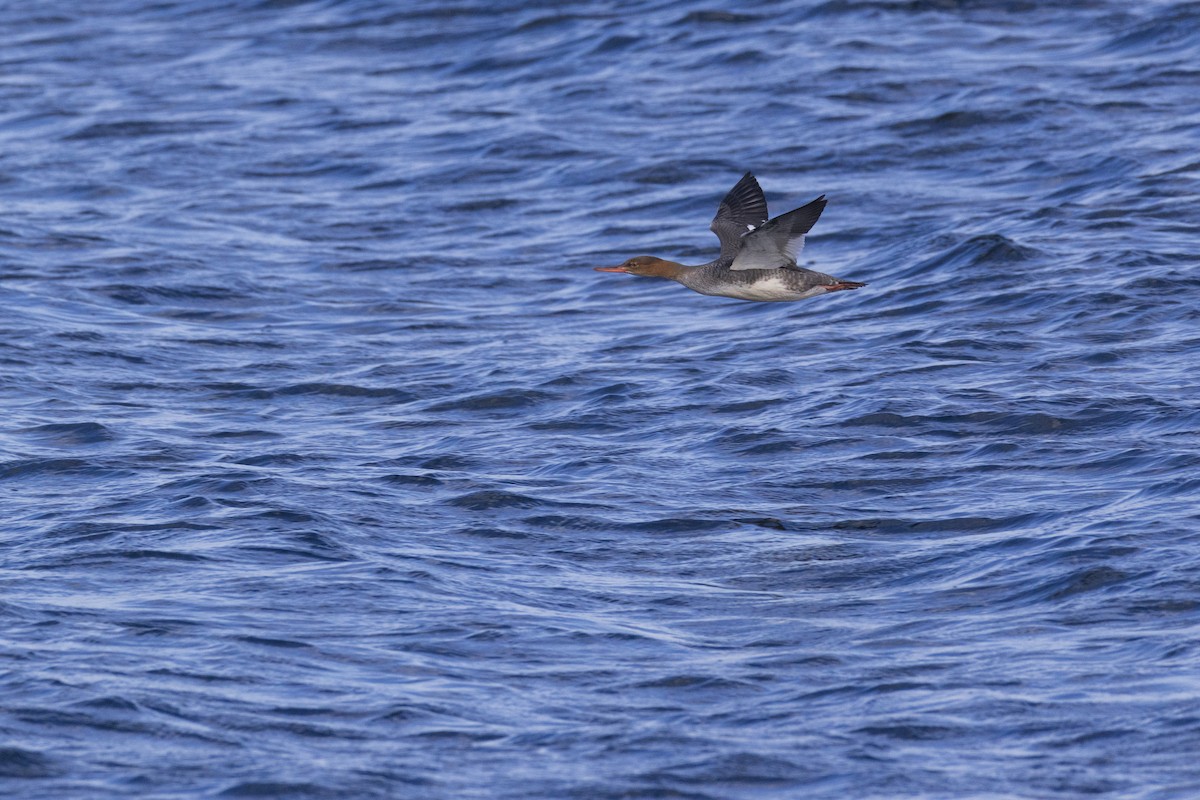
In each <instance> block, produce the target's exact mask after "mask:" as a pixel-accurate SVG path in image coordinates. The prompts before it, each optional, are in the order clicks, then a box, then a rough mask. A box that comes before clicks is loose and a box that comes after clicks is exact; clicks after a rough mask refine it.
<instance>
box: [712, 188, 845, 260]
mask: <svg viewBox="0 0 1200 800" xmlns="http://www.w3.org/2000/svg"><path fill="white" fill-rule="evenodd" d="M824 210H825V195H821V196H820V197H818V198H817V199H816V200H813V201H812V202H811V203H809V204H808V205H806V206H801V207H800V208H797V209H796V210H795V211H789V212H787V213H786V214H780V215H779V216H778V217H776V218H775V219H773V220H771V221H770V222H768V223H767V224H765V225H763V226H762V227H761V228H758V229H757V230H754V231H750V232H748V233H747V234H746V235H745V236H743V237H742V238H741V239H740V240H739V241H738V244H739V246H740V247H739V249H738V251H737V255H736V256H734V259H733V263H732V264H730V265H729V268H730V269H787V268H789V267H795V266H796V256H798V255H800V251H801V250H803V249H804V234H806V233H808V232H809V231H810V230H811V229H812V226H813V225H815V224H816V222H817V220H818V219H819V218H820V217H821V212H822V211H824ZM721 254H722V255H724V254H725V248H724V242H722V247H721Z"/></svg>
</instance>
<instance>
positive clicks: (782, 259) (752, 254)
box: [729, 233, 804, 269]
mask: <svg viewBox="0 0 1200 800" xmlns="http://www.w3.org/2000/svg"><path fill="white" fill-rule="evenodd" d="M803 249H804V235H803V234H801V235H800V236H797V237H795V238H792V239H788V240H787V241H786V242H782V243H781V242H779V241H777V240H775V239H773V238H771V237H770V236H763V235H759V236H751V235H750V234H749V233H747V234H746V235H745V236H744V237H742V249H741V250H739V251H738V254H737V256H736V257H735V258H734V259H733V263H732V264H730V265H729V268H730V269H780V268H781V267H787V266H791V265H792V264H795V263H796V257H797V256H798V255H800V251H801V250H803Z"/></svg>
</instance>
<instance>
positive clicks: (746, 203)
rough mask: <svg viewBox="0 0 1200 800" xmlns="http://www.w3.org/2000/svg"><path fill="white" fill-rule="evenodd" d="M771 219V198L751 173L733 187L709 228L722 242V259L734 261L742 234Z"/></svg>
mask: <svg viewBox="0 0 1200 800" xmlns="http://www.w3.org/2000/svg"><path fill="white" fill-rule="evenodd" d="M766 221H767V198H766V197H764V196H763V191H762V189H761V188H759V185H758V181H756V180H755V179H754V176H753V175H752V174H750V173H749V172H747V173H746V174H745V175H743V176H742V179H741V180H740V181H738V182H737V185H736V186H734V187H733V188H732V189H730V190H729V194H727V195H725V199H724V200H722V201H721V205H720V206H719V207H718V208H717V215H716V216H715V217H713V221H712V225H710V226H709V228H711V229H712V232H713V233H715V234H716V235H717V238H718V239H719V240H720V241H721V259H722V260H726V261H728V260H731V259H732V258H733V257H734V256H735V255H737V252H738V249H739V248H741V246H742V237H743V236H745V235H746V234H747V233H750V232H751V231H754V230H757V229H758V228H759V226H760V225H762V224H763V223H764V222H766Z"/></svg>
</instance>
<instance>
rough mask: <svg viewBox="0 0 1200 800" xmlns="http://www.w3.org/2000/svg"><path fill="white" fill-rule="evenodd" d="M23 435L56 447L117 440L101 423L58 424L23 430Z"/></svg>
mask: <svg viewBox="0 0 1200 800" xmlns="http://www.w3.org/2000/svg"><path fill="white" fill-rule="evenodd" d="M21 432H22V433H25V434H29V435H30V436H31V437H34V438H37V439H39V440H41V443H42V444H48V445H52V446H55V447H76V446H79V445H88V444H100V443H103V442H111V441H113V440H115V439H116V438H117V437H116V435H115V434H114V433H113V432H112V431H111V430H109V429H108V428H106V427H105V426H104V425H101V424H100V423H99V422H56V423H50V424H47V425H36V426H34V427H32V428H23V429H22V430H21Z"/></svg>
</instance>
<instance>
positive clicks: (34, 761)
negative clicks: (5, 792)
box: [0, 746, 62, 780]
mask: <svg viewBox="0 0 1200 800" xmlns="http://www.w3.org/2000/svg"><path fill="white" fill-rule="evenodd" d="M61 772H62V769H61V768H60V767H59V766H58V765H57V764H56V763H55V761H54V759H53V758H51V757H50V756H48V755H46V754H45V753H42V752H39V751H37V750H29V749H26V748H23V747H14V746H8V747H0V778H24V779H27V780H28V779H33V778H50V777H53V776H54V775H57V774H61Z"/></svg>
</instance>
